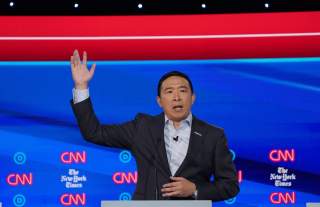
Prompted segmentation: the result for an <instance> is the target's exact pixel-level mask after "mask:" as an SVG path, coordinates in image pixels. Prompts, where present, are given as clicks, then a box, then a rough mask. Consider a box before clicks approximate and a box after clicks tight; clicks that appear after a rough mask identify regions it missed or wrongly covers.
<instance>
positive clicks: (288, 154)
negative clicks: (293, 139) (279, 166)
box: [269, 149, 296, 162]
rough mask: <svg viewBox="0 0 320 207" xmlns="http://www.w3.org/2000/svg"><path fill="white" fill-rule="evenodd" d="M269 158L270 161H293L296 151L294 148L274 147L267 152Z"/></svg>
mask: <svg viewBox="0 0 320 207" xmlns="http://www.w3.org/2000/svg"><path fill="white" fill-rule="evenodd" d="M269 159H270V160H271V161H272V162H289V161H291V162H294V161H295V159H296V152H295V150H294V149H290V150H289V149H285V150H280V149H274V150H271V151H270V152H269Z"/></svg>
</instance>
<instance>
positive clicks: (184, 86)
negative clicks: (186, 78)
mask: <svg viewBox="0 0 320 207" xmlns="http://www.w3.org/2000/svg"><path fill="white" fill-rule="evenodd" d="M180 88H185V89H189V87H187V86H186V85H182V86H179V87H178V89H180ZM170 89H174V87H172V86H169V87H166V88H164V89H163V90H164V91H166V90H170Z"/></svg>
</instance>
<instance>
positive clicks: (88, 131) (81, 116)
mask: <svg viewBox="0 0 320 207" xmlns="http://www.w3.org/2000/svg"><path fill="white" fill-rule="evenodd" d="M71 106H72V109H73V113H74V114H75V117H76V119H77V123H78V126H79V128H80V132H81V134H82V136H83V137H84V138H85V139H86V140H88V141H90V142H93V143H95V144H99V145H105V146H108V147H117V148H125V149H130V148H131V146H132V143H133V137H134V133H135V131H136V122H137V120H136V119H135V120H133V121H130V122H127V123H124V124H120V125H101V124H100V122H99V120H98V119H97V117H96V115H95V113H94V110H93V107H92V103H91V100H90V98H88V99H86V100H84V101H82V102H79V103H77V104H74V103H73V102H72V101H71Z"/></svg>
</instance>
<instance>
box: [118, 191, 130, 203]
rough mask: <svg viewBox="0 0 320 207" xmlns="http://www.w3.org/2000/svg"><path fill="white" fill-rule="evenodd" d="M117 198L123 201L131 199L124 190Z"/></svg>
mask: <svg viewBox="0 0 320 207" xmlns="http://www.w3.org/2000/svg"><path fill="white" fill-rule="evenodd" d="M119 200H125V201H127V200H131V195H130V193H126V192H124V193H121V194H120V196H119Z"/></svg>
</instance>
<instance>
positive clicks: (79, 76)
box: [70, 50, 96, 89]
mask: <svg viewBox="0 0 320 207" xmlns="http://www.w3.org/2000/svg"><path fill="white" fill-rule="evenodd" d="M70 64H71V72H72V79H73V81H74V85H75V88H76V89H87V88H88V84H89V81H90V80H91V79H92V77H93V74H94V71H95V69H96V64H93V65H92V66H91V68H90V70H88V67H87V53H86V52H83V59H82V62H81V59H80V55H79V52H78V50H75V51H74V52H73V55H72V56H71V57H70Z"/></svg>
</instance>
